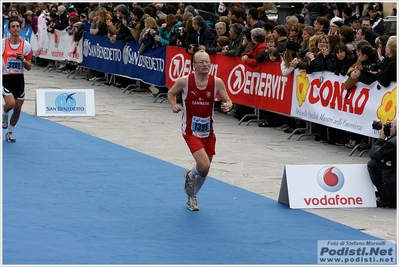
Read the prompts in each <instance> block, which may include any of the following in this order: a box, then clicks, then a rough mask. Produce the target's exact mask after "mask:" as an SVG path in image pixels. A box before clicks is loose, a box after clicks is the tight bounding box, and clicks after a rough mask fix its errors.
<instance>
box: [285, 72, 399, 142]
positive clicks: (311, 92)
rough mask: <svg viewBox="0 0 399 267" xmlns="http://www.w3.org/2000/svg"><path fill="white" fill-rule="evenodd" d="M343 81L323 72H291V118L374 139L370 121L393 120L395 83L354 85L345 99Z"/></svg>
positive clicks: (395, 104)
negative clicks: (292, 77)
mask: <svg viewBox="0 0 399 267" xmlns="http://www.w3.org/2000/svg"><path fill="white" fill-rule="evenodd" d="M345 80H346V77H343V76H338V75H335V74H334V73H331V72H327V71H326V72H315V73H312V74H307V73H306V71H304V70H295V73H294V86H293V94H292V102H291V103H292V107H291V116H293V117H297V118H300V119H304V120H307V121H311V122H314V123H317V124H322V125H325V126H329V127H333V128H337V129H341V130H345V131H349V132H353V133H358V134H361V135H365V136H369V137H376V138H378V136H379V131H376V130H373V129H372V127H371V125H372V122H373V120H376V121H381V122H382V123H384V124H385V123H387V122H388V121H392V120H393V119H394V118H395V116H396V109H397V103H396V83H391V84H390V85H389V86H388V87H383V86H381V85H380V84H379V83H378V82H374V83H372V84H370V85H366V84H363V83H361V82H358V83H357V84H355V86H354V87H353V88H352V89H351V90H349V95H348V97H346V94H347V91H346V90H345V88H344V82H345Z"/></svg>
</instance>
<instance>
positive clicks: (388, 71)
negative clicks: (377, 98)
mask: <svg viewBox="0 0 399 267" xmlns="http://www.w3.org/2000/svg"><path fill="white" fill-rule="evenodd" d="M396 45H397V43H396V39H389V40H388V42H387V45H386V47H385V57H384V59H383V60H382V62H381V63H380V64H379V65H378V70H370V71H369V73H372V74H374V75H375V78H376V80H377V81H378V82H379V83H380V84H381V85H382V86H384V87H387V86H388V85H389V84H390V83H391V82H396V76H397V72H396ZM377 89H380V88H379V87H377Z"/></svg>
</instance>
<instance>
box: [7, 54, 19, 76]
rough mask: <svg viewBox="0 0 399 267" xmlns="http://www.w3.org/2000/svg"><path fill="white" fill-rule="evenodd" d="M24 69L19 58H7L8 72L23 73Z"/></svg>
mask: <svg viewBox="0 0 399 267" xmlns="http://www.w3.org/2000/svg"><path fill="white" fill-rule="evenodd" d="M21 70H22V61H21V60H19V59H17V58H8V59H7V72H8V73H9V74H17V73H21Z"/></svg>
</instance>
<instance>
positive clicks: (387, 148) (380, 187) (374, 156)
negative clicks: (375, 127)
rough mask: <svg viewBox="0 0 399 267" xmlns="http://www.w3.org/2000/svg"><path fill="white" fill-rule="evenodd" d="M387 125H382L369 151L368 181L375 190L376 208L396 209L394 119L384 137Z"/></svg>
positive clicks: (395, 126) (395, 121) (395, 124)
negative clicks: (369, 180)
mask: <svg viewBox="0 0 399 267" xmlns="http://www.w3.org/2000/svg"><path fill="white" fill-rule="evenodd" d="M386 128H387V125H386V124H385V125H382V129H381V130H380V136H379V138H378V139H377V141H375V143H374V145H373V146H372V147H371V149H370V151H369V155H370V161H369V162H368V163H367V169H368V172H369V175H370V179H371V181H372V182H373V184H374V186H375V187H376V188H377V192H376V200H377V206H378V207H392V208H396V198H397V196H396V194H397V191H396V190H397V189H396V186H397V185H396V183H397V181H396V169H397V167H396V166H397V161H396V160H397V159H396V129H397V119H396V118H395V119H394V120H393V121H392V123H391V126H390V131H389V136H386V134H387V133H385V131H386V130H385V129H386Z"/></svg>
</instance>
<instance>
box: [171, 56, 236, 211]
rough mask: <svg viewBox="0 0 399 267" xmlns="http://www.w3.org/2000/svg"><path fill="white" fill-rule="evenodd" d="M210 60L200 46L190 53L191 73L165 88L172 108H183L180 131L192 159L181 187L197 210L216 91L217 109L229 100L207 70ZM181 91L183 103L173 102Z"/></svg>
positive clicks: (212, 140)
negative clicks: (190, 166)
mask: <svg viewBox="0 0 399 267" xmlns="http://www.w3.org/2000/svg"><path fill="white" fill-rule="evenodd" d="M210 67H211V61H210V57H209V55H208V54H207V53H206V52H205V51H204V50H199V51H197V52H196V53H195V54H194V55H193V70H194V71H193V73H191V74H189V75H187V76H184V77H181V78H179V79H178V80H176V83H175V84H174V85H173V87H172V88H171V89H170V90H169V92H168V100H169V103H170V105H171V106H172V111H173V112H174V113H178V112H179V111H180V110H183V115H182V134H183V137H184V139H185V141H186V143H187V145H188V147H189V149H190V151H191V153H192V155H193V157H194V159H195V162H196V163H195V164H194V166H193V167H192V168H191V170H190V169H187V170H186V171H185V173H184V177H185V179H186V181H185V184H184V191H185V192H186V194H187V195H188V198H187V201H186V203H187V205H188V207H189V209H190V210H194V211H197V210H199V207H198V205H197V197H196V196H197V193H198V191H199V190H200V188H201V186H202V185H203V184H204V182H205V179H206V176H207V175H208V173H209V169H210V166H211V162H212V157H213V155H215V144H216V136H215V134H214V131H213V109H214V102H215V98H216V95H217V94H219V96H220V97H221V99H222V101H223V102H222V104H221V109H222V110H223V111H224V112H228V111H229V110H231V109H232V107H233V103H232V102H231V100H230V98H229V96H228V94H227V92H226V87H225V85H224V83H223V81H222V80H221V79H220V78H218V77H216V76H214V75H211V74H209V71H210ZM181 91H182V92H183V93H182V98H183V107H182V106H180V105H179V104H177V102H176V95H177V94H178V93H179V92H181Z"/></svg>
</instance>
